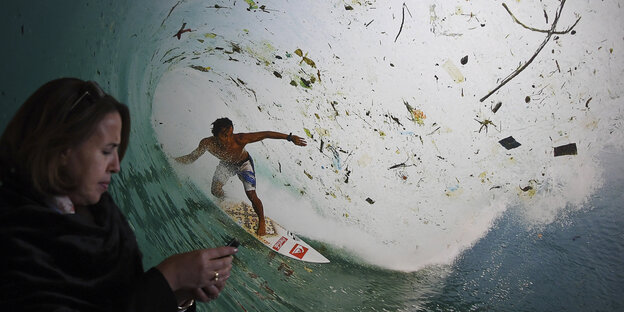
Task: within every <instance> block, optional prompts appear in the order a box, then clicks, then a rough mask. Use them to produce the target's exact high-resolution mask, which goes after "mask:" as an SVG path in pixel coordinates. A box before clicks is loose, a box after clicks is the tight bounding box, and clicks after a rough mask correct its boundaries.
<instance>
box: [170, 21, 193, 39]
mask: <svg viewBox="0 0 624 312" xmlns="http://www.w3.org/2000/svg"><path fill="white" fill-rule="evenodd" d="M184 27H186V23H183V24H182V27H180V30H178V32H177V33H176V34H175V35H173V36H174V37H178V40H180V38H181V37H182V34H183V33H185V32H191V31H192V30H191V29H190V28H186V29H184Z"/></svg>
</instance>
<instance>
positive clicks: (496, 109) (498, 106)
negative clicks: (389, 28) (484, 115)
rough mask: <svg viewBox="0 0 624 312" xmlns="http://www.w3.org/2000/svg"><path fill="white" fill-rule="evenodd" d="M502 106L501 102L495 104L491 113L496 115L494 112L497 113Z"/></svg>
mask: <svg viewBox="0 0 624 312" xmlns="http://www.w3.org/2000/svg"><path fill="white" fill-rule="evenodd" d="M502 105H503V102H498V103H496V105H495V106H494V108H492V112H493V113H494V114H496V112H498V109H500V108H501V106H502Z"/></svg>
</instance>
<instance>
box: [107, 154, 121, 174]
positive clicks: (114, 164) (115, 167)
mask: <svg viewBox="0 0 624 312" xmlns="http://www.w3.org/2000/svg"><path fill="white" fill-rule="evenodd" d="M120 169H121V167H120V165H119V154H117V153H113V159H112V160H111V162H110V163H109V164H108V171H110V172H111V173H117V172H119V170H120Z"/></svg>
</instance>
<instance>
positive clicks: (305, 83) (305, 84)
mask: <svg viewBox="0 0 624 312" xmlns="http://www.w3.org/2000/svg"><path fill="white" fill-rule="evenodd" d="M299 79H300V80H299V82H300V85H301V86H302V87H304V88H308V89H309V88H311V86H310V85H311V84H312V83H311V82H310V81H308V80H305V79H304V78H299Z"/></svg>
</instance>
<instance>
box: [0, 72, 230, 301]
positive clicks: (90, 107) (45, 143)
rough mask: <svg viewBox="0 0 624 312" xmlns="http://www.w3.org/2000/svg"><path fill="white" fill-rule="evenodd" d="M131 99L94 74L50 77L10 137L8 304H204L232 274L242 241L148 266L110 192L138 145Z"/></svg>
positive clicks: (6, 169)
mask: <svg viewBox="0 0 624 312" xmlns="http://www.w3.org/2000/svg"><path fill="white" fill-rule="evenodd" d="M129 133H130V116H129V113H128V108H127V107H126V106H125V105H123V104H121V103H119V102H117V100H115V99H114V98H113V97H111V96H110V95H107V94H106V93H104V92H103V91H102V90H101V89H100V87H99V86H98V85H97V84H96V83H94V82H85V81H82V80H79V79H71V78H63V79H58V80H53V81H50V82H48V83H46V84H44V85H43V86H42V87H40V88H39V89H38V90H37V91H36V92H35V93H34V94H33V95H31V96H30V97H29V98H28V99H27V100H26V102H25V103H24V104H23V105H22V106H21V107H20V109H19V110H18V111H17V113H16V114H15V116H14V117H13V119H12V120H11V121H10V122H9V124H8V126H7V127H6V129H5V131H4V133H3V135H2V137H1V138H0V248H1V250H2V253H3V256H2V257H0V259H1V260H0V306H1V307H2V310H4V311H26V310H28V311H32V310H35V311H49V310H62V311H68V310H69V311H184V310H187V311H194V310H195V305H194V300H199V301H209V300H212V299H215V298H216V297H217V296H218V295H219V293H220V292H221V290H222V289H223V287H224V286H225V281H226V280H227V279H228V277H229V276H230V270H231V268H232V264H231V263H232V257H231V255H233V254H234V253H236V252H237V250H236V248H233V247H219V248H213V249H203V250H196V251H192V252H189V253H184V254H178V255H174V256H172V257H169V258H167V259H166V260H164V261H163V262H162V263H160V264H159V265H157V266H156V267H155V268H151V269H150V270H148V271H147V272H144V270H143V267H142V262H141V253H140V251H139V249H138V245H137V243H136V238H135V236H134V233H133V232H132V230H131V229H130V227H129V225H128V223H127V221H126V219H125V217H124V216H123V215H122V213H121V212H120V211H119V208H118V207H117V206H116V205H115V203H114V201H113V199H112V198H111V196H110V195H109V193H108V192H107V189H108V187H109V184H110V182H111V176H112V175H113V174H114V173H117V172H119V169H120V165H119V163H120V162H121V159H122V158H123V156H124V153H125V151H126V147H127V146H128V137H129Z"/></svg>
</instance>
